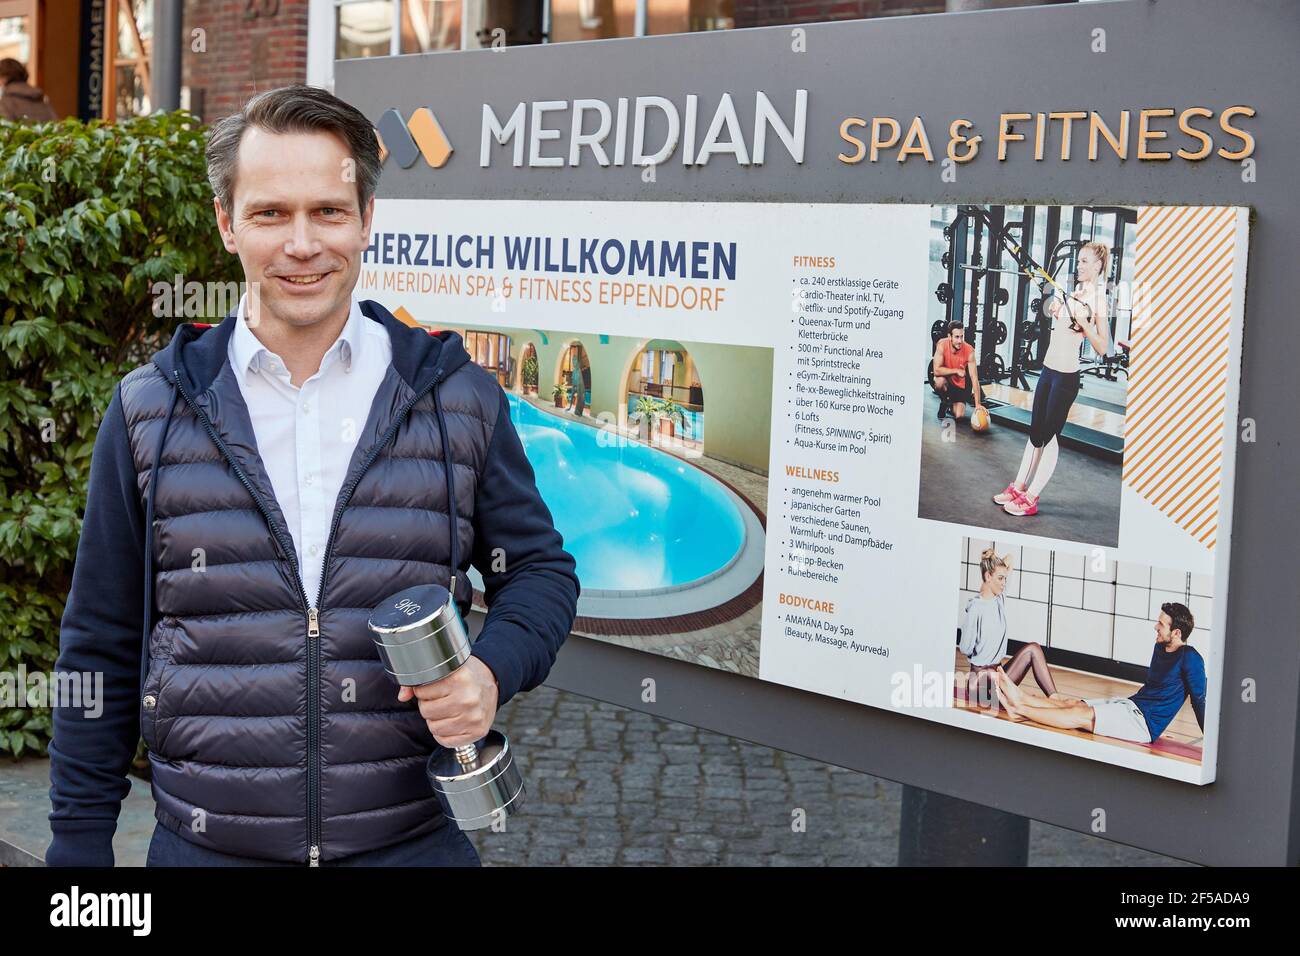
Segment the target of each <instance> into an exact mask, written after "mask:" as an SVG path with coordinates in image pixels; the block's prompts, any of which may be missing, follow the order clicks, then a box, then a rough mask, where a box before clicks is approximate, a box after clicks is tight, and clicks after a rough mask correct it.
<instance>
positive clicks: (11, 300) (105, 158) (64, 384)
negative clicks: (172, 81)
mask: <svg viewBox="0 0 1300 956" xmlns="http://www.w3.org/2000/svg"><path fill="white" fill-rule="evenodd" d="M206 137H207V130H206V128H205V127H204V126H203V125H202V124H200V123H199V122H198V121H197V119H196V118H195V117H194V116H193V115H191V114H188V113H185V112H177V113H170V114H159V115H156V116H151V117H142V118H139V119H131V120H126V121H123V122H120V123H116V124H106V123H103V122H101V121H95V122H92V123H89V124H86V123H82V122H80V121H78V120H75V119H67V120H63V121H61V122H57V123H42V124H36V125H29V124H16V123H9V122H0V570H2V573H0V671H8V672H11V673H13V672H15V671H16V670H17V668H18V666H19V664H20V663H22V664H25V665H26V669H27V673H28V674H31V673H34V672H44V673H48V672H49V671H50V670H52V669H53V667H54V663H55V659H56V657H57V654H58V647H59V619H60V617H61V616H62V614H63V604H64V599H65V598H66V597H67V593H68V587H69V585H70V582H71V580H72V563H73V558H74V557H75V555H76V549H77V539H78V536H79V535H80V532H81V519H82V513H83V509H84V507H85V501H86V479H87V477H88V475H89V472H90V455H91V450H92V449H93V447H94V442H95V433H96V430H97V429H98V427H99V419H100V416H101V415H102V414H103V412H104V409H105V408H106V407H107V406H108V402H109V399H110V398H111V397H112V393H113V387H114V385H115V384H116V383H117V381H118V380H119V379H120V378H121V377H122V376H123V375H124V374H126V373H127V372H128V371H130V370H131V369H132V368H134V367H135V366H137V365H140V364H142V363H144V362H147V361H148V360H149V357H150V356H151V355H152V353H153V351H154V350H155V349H156V348H158V347H159V346H160V345H161V344H165V342H166V341H167V340H168V339H169V338H170V335H171V332H172V330H173V329H174V328H175V326H176V324H177V322H178V321H179V320H178V319H172V318H160V317H158V316H156V315H155V314H154V311H155V310H154V308H153V303H154V294H153V287H154V284H155V283H156V282H167V283H172V282H173V281H174V277H175V276H176V275H178V274H179V275H181V276H182V277H183V279H184V281H186V282H190V281H199V282H208V281H219V282H231V281H234V282H238V281H239V280H240V279H242V271H241V270H240V268H239V262H238V260H237V259H235V258H234V257H232V256H230V255H229V253H227V252H226V251H225V249H224V247H223V246H222V245H221V240H220V237H219V235H218V233H217V230H216V222H215V218H214V216H213V212H212V191H211V190H210V189H209V187H208V183H207V173H206V164H205V162H204V157H203V150H204V147H205V145H206V141H207V140H206ZM159 311H163V310H161V309H160V310H159ZM19 691H20V692H21V691H22V688H21V687H20V688H19ZM19 703H22V701H21V700H20V701H19ZM49 732H50V712H49V710H48V709H47V708H31V707H25V706H18V707H5V706H3V705H0V752H10V753H12V754H14V755H15V756H17V755H20V754H22V753H24V752H35V753H44V752H45V748H46V744H47V743H48V740H49Z"/></svg>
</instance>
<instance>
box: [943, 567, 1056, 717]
mask: <svg viewBox="0 0 1300 956" xmlns="http://www.w3.org/2000/svg"><path fill="white" fill-rule="evenodd" d="M1010 573H1011V555H1009V554H1003V555H999V554H997V553H996V552H995V551H994V549H993V548H985V549H984V551H983V553H982V554H980V579H981V584H980V593H979V596H978V597H973V598H971V599H970V600H969V601H967V602H966V621H965V624H964V625H963V627H962V629H961V639H960V641H958V644H957V648H958V650H960V651H961V652H962V653H963V654H965V655H966V659H967V660H968V661H969V662H970V671H969V672H968V673H967V675H966V701H967V703H971V704H976V703H977V704H979V705H980V706H988V705H991V704H992V703H993V702H994V701H995V700H996V699H997V690H996V686H995V680H996V677H995V675H996V671H997V669H998V667H999V666H1001V664H1002V661H1003V660H1004V659H1005V658H1006V656H1007V604H1006V597H1005V594H1006V589H1007V575H1008V574H1010ZM1031 669H1032V670H1033V672H1034V680H1035V681H1036V682H1037V683H1038V686H1039V688H1040V689H1041V690H1042V692H1043V693H1044V694H1046V695H1047V696H1048V697H1050V696H1052V695H1053V694H1055V693H1056V683H1055V682H1054V681H1053V680H1052V673H1051V671H1050V670H1048V668H1047V658H1046V657H1044V655H1043V649H1042V648H1041V647H1040V646H1039V645H1037V644H1026V645H1025V646H1024V647H1022V648H1021V649H1020V650H1018V651H1016V654H1015V656H1014V657H1012V658H1011V662H1010V663H1009V664H1007V666H1006V668H1005V670H1006V674H1007V677H1009V678H1011V681H1012V682H1013V683H1015V684H1019V683H1020V682H1021V681H1022V680H1024V679H1025V675H1026V674H1027V673H1029V671H1030V670H1031Z"/></svg>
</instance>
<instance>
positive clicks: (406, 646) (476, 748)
mask: <svg viewBox="0 0 1300 956" xmlns="http://www.w3.org/2000/svg"><path fill="white" fill-rule="evenodd" d="M366 626H367V627H368V628H369V629H370V635H371V638H372V639H373V640H374V642H375V649H376V650H377V651H378V652H379V659H380V660H381V661H383V663H384V669H385V670H386V671H387V672H388V673H389V675H390V676H391V677H392V678H393V679H394V680H395V681H397V683H399V684H401V685H403V686H405V687H418V686H420V685H421V684H431V683H433V682H434V681H439V680H442V679H443V678H444V677H448V676H450V675H451V674H453V673H455V671H456V669H457V668H458V667H460V666H461V665H462V664H464V663H465V662H466V661H467V660H469V658H470V651H471V647H472V645H471V644H470V639H469V629H468V628H467V627H466V626H465V622H464V621H463V620H462V619H461V616H460V612H459V611H458V610H457V608H456V602H455V601H453V600H452V597H451V592H450V591H448V590H447V589H446V588H444V587H442V586H441V585H438V584H422V585H419V586H417V587H413V588H407V589H406V590H405V591H399V592H398V593H396V594H394V595H393V596H392V597H390V598H388V599H387V600H385V601H383V602H382V603H381V604H380V605H379V606H378V607H376V608H375V609H374V611H372V612H371V614H370V620H369V621H367V622H366ZM427 772H428V775H429V782H430V783H431V784H432V785H433V792H434V793H435V794H437V797H438V802H439V803H441V804H442V809H443V812H444V813H446V814H447V817H448V819H450V820H452V821H454V822H455V823H456V825H457V826H459V827H460V828H461V829H462V830H480V829H482V828H484V827H487V826H491V824H492V822H493V820H495V819H499V818H500V817H503V816H509V815H511V814H513V813H515V812H517V811H518V810H519V807H520V805H521V804H522V803H523V797H524V782H523V778H522V777H521V776H520V773H519V766H518V764H516V763H515V757H514V751H513V750H511V749H510V743H509V741H507V740H506V738H505V736H504V735H503V734H501V733H500V732H499V731H496V730H489V731H488V732H487V736H485V737H484V738H483V739H482V740H480V741H479V742H478V743H477V744H472V743H471V744H464V745H463V746H460V747H456V748H454V749H451V748H447V747H442V748H440V749H438V750H435V751H434V752H433V754H432V755H431V756H430V757H429V763H428V765H427Z"/></svg>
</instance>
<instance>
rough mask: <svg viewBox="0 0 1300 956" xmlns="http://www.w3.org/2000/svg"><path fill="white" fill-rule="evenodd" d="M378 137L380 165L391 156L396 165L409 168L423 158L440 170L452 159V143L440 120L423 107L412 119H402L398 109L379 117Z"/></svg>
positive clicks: (376, 134)
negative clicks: (390, 154)
mask: <svg viewBox="0 0 1300 956" xmlns="http://www.w3.org/2000/svg"><path fill="white" fill-rule="evenodd" d="M375 136H376V138H377V139H378V140H379V161H380V162H381V163H382V162H383V161H384V160H385V159H387V158H388V154H389V153H392V154H393V159H395V160H396V161H397V165H399V166H401V167H402V168H403V169H410V168H411V166H412V165H414V163H415V161H416V159H418V158H419V157H420V156H423V157H424V161H425V162H426V163H428V164H429V165H430V166H432V167H433V168H434V169H440V168H442V167H443V166H444V165H446V163H447V160H448V159H450V158H451V150H452V147H451V140H449V139H447V134H446V133H444V132H443V131H442V125H441V124H440V123H439V122H438V117H436V116H434V115H433V112H432V111H431V110H429V109H428V108H427V107H424V106H421V107H420V108H419V109H418V110H416V111H415V112H414V113H412V114H411V118H410V119H409V120H403V119H402V114H401V113H399V112H397V110H387V111H386V112H385V113H384V115H383V116H381V117H379V125H378V126H377V127H376V128H375Z"/></svg>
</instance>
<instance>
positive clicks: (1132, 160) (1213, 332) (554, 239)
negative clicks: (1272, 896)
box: [336, 0, 1300, 863]
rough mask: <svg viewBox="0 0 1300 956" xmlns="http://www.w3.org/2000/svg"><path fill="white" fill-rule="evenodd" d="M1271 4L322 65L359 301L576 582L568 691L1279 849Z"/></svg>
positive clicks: (1276, 178) (1286, 466) (1292, 699)
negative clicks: (504, 401) (352, 140)
mask: <svg viewBox="0 0 1300 956" xmlns="http://www.w3.org/2000/svg"><path fill="white" fill-rule="evenodd" d="M1294 13H1295V10H1294V5H1293V4H1291V3H1287V2H1280V0H1250V2H1241V3H1235V4H1222V3H1218V2H1215V0H1166V2H1163V3H1161V4H1158V5H1152V4H1149V3H1141V2H1114V3H1090V4H1066V5H1051V6H1042V7H1033V8H1019V9H1015V10H997V11H987V12H977V13H960V14H950V15H935V16H905V17H884V18H877V19H872V20H861V21H848V22H837V23H822V24H806V25H803V24H801V25H791V26H777V27H766V28H761V29H753V30H737V31H725V32H720V33H713V34H692V35H688V36H673V37H655V38H648V39H645V40H608V41H596V42H590V43H576V44H550V45H546V46H541V47H526V48H502V49H498V50H491V51H488V50H485V51H476V52H467V53H452V54H441V53H440V54H432V55H429V56H414V57H409V56H408V57H393V58H386V59H371V60H356V61H347V62H341V63H339V64H338V69H337V76H338V85H337V88H336V91H337V92H338V93H339V94H340V95H342V96H343V97H344V98H346V99H348V100H349V102H351V103H353V104H355V105H356V106H357V107H358V108H359V109H360V110H361V111H362V112H363V113H364V114H365V115H366V116H367V117H368V118H370V120H371V121H372V123H373V124H374V125H375V128H376V132H377V135H378V136H379V138H380V141H381V144H382V147H383V150H382V152H383V156H384V166H383V175H382V179H381V182H380V185H379V193H378V196H379V198H378V200H377V205H376V212H375V222H374V225H373V229H372V234H371V237H370V241H371V246H370V249H369V250H368V251H367V253H366V256H365V259H364V262H363V266H362V277H361V285H360V287H359V289H358V294H359V295H361V296H365V297H372V298H375V299H377V300H379V301H381V302H383V303H385V304H386V305H388V306H389V307H390V308H392V309H394V310H397V311H398V313H399V314H400V315H401V316H402V317H403V318H405V319H406V320H408V321H410V322H418V323H423V324H426V325H429V326H431V327H434V328H453V329H456V330H458V331H460V332H461V333H462V334H463V335H464V336H465V338H466V343H467V345H468V346H469V347H470V349H471V351H472V352H473V354H474V356H475V358H476V360H477V361H478V363H479V364H480V365H481V366H482V367H484V368H486V369H488V370H489V371H491V372H492V374H494V375H495V376H497V378H498V381H500V383H501V385H502V387H503V389H505V390H506V391H507V392H508V393H509V396H510V402H511V406H512V408H513V410H514V413H515V416H516V419H515V421H516V427H517V428H518V430H519V432H520V434H521V435H522V436H523V437H524V441H525V444H526V445H527V447H528V452H529V456H530V460H531V461H532V463H533V466H534V471H535V473H536V475H537V480H538V482H539V483H540V485H541V487H542V491H543V494H544V495H545V498H546V500H547V502H548V504H549V505H550V507H551V509H552V511H553V514H554V517H555V521H556V524H557V526H558V527H559V528H560V530H561V532H562V533H563V534H564V537H565V543H566V546H567V547H569V548H570V549H571V550H572V551H573V553H574V555H575V557H576V558H577V560H578V564H579V572H580V574H581V575H582V581H583V593H582V596H581V604H580V607H579V617H578V620H577V622H576V627H575V630H574V634H575V637H574V638H573V639H572V640H571V641H570V643H569V644H568V645H566V648H565V652H564V654H562V655H561V657H560V660H559V661H557V666H556V669H555V670H554V671H553V673H552V679H553V680H554V682H555V683H556V686H559V687H562V688H564V689H566V690H570V691H575V692H578V693H582V694H587V695H590V696H594V697H600V698H602V699H605V700H609V701H613V702H616V703H619V704H622V705H624V706H629V707H634V708H642V709H646V710H651V711H653V712H654V713H656V714H658V715H660V716H664V717H668V718H670V719H675V720H681V721H685V722H688V723H691V724H695V725H697V726H702V727H707V728H709V729H712V730H716V731H720V732H723V733H727V734H731V735H733V736H736V737H739V738H742V739H745V740H750V741H755V742H759V743H763V744H767V745H770V746H773V747H778V748H780V749H783V750H792V751H795V752H797V753H801V754H803V755H805V756H809V757H812V758H814V759H820V760H826V761H829V762H832V763H836V764H839V765H841V766H845V767H850V768H853V769H858V770H863V771H867V772H870V773H874V774H877V775H880V776H883V777H887V778H889V779H893V780H898V781H902V782H904V783H907V784H910V785H913V786H917V787H922V788H924V789H927V790H931V791H936V792H939V793H943V794H947V795H950V796H956V797H960V798H962V799H965V800H970V801H974V802H977V803H981V804H984V805H986V806H993V807H997V808H999V809H1004V810H1008V811H1011V812H1014V813H1019V814H1022V815H1024V816H1029V817H1032V818H1034V819H1037V820H1042V821H1045V822H1049V823H1053V824H1057V825H1061V826H1066V827H1072V828H1075V829H1078V830H1083V831H1087V832H1092V833H1104V835H1106V836H1107V837H1108V838H1110V839H1113V840H1118V841H1121V842H1126V843H1132V844H1136V845H1140V846H1144V847H1147V848H1150V849H1154V850H1158V851H1160V852H1163V853H1167V854H1170V855H1174V856H1179V857H1182V858H1185V859H1194V860H1198V861H1201V862H1208V863H1215V862H1238V863H1239V862H1258V861H1265V860H1267V861H1282V860H1287V861H1292V862H1293V861H1294V860H1295V859H1296V853H1297V852H1300V826H1297V821H1300V815H1298V813H1297V804H1296V800H1295V781H1296V779H1297V775H1296V772H1295V767H1296V763H1295V758H1296V754H1297V753H1300V751H1298V750H1297V716H1298V713H1297V706H1298V705H1297V701H1298V700H1300V698H1298V697H1297V694H1296V688H1297V687H1300V657H1297V655H1296V654H1295V646H1296V645H1295V637H1296V628H1295V623H1294V622H1295V621H1296V620H1300V589H1297V588H1296V587H1295V586H1294V580H1293V578H1294V568H1295V567H1296V566H1297V564H1300V512H1298V511H1297V510H1296V509H1294V508H1290V507H1288V506H1287V504H1286V503H1287V502H1288V501H1289V500H1290V495H1291V492H1290V483H1291V481H1292V476H1294V474H1296V473H1297V471H1300V446H1297V445H1296V443H1295V441H1294V434H1295V428H1294V408H1295V407H1296V403H1297V402H1300V395H1298V394H1297V390H1296V386H1297V382H1300V379H1297V378H1296V376H1295V374H1294V370H1293V368H1292V362H1291V352H1292V350H1291V349H1289V348H1288V347H1287V346H1288V344H1289V342H1290V339H1291V337H1292V332H1291V328H1290V319H1289V318H1288V317H1289V316H1290V315H1292V314H1293V312H1294V309H1293V308H1292V306H1291V304H1290V298H1291V297H1290V294H1289V290H1290V278H1291V274H1292V272H1293V271H1294V262H1293V259H1294V254H1293V250H1294V249H1295V248H1297V247H1300V208H1298V207H1297V203H1296V193H1295V191H1294V189H1292V188H1291V187H1290V185H1289V184H1288V181H1287V178H1286V177H1285V176H1284V175H1277V173H1276V171H1277V170H1278V169H1285V167H1286V164H1287V162H1288V159H1287V157H1289V156H1291V155H1293V153H1294V151H1295V149H1297V148H1300V124H1296V123H1295V122H1293V118H1294V115H1295V109H1294V102H1293V99H1294V97H1292V96H1290V88H1291V87H1292V86H1293V85H1294V84H1293V82H1292V78H1291V76H1290V74H1289V73H1287V72H1286V69H1287V68H1286V67H1285V66H1284V65H1283V64H1286V63H1289V62H1290V59H1293V57H1292V56H1291V52H1292V51H1293V49H1294V46H1295V42H1296V40H1297V29H1298V28H1300V20H1297V19H1296V17H1295V15H1294ZM935 50H948V51H956V54H955V55H954V56H949V57H939V58H936V57H935V56H934V51H935ZM1270 171H1272V172H1270ZM1247 303H1249V307H1247ZM1207 820H1213V821H1215V822H1216V825H1215V826H1211V827H1206V826H1204V823H1205V821H1207ZM1219 824H1222V825H1219Z"/></svg>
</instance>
